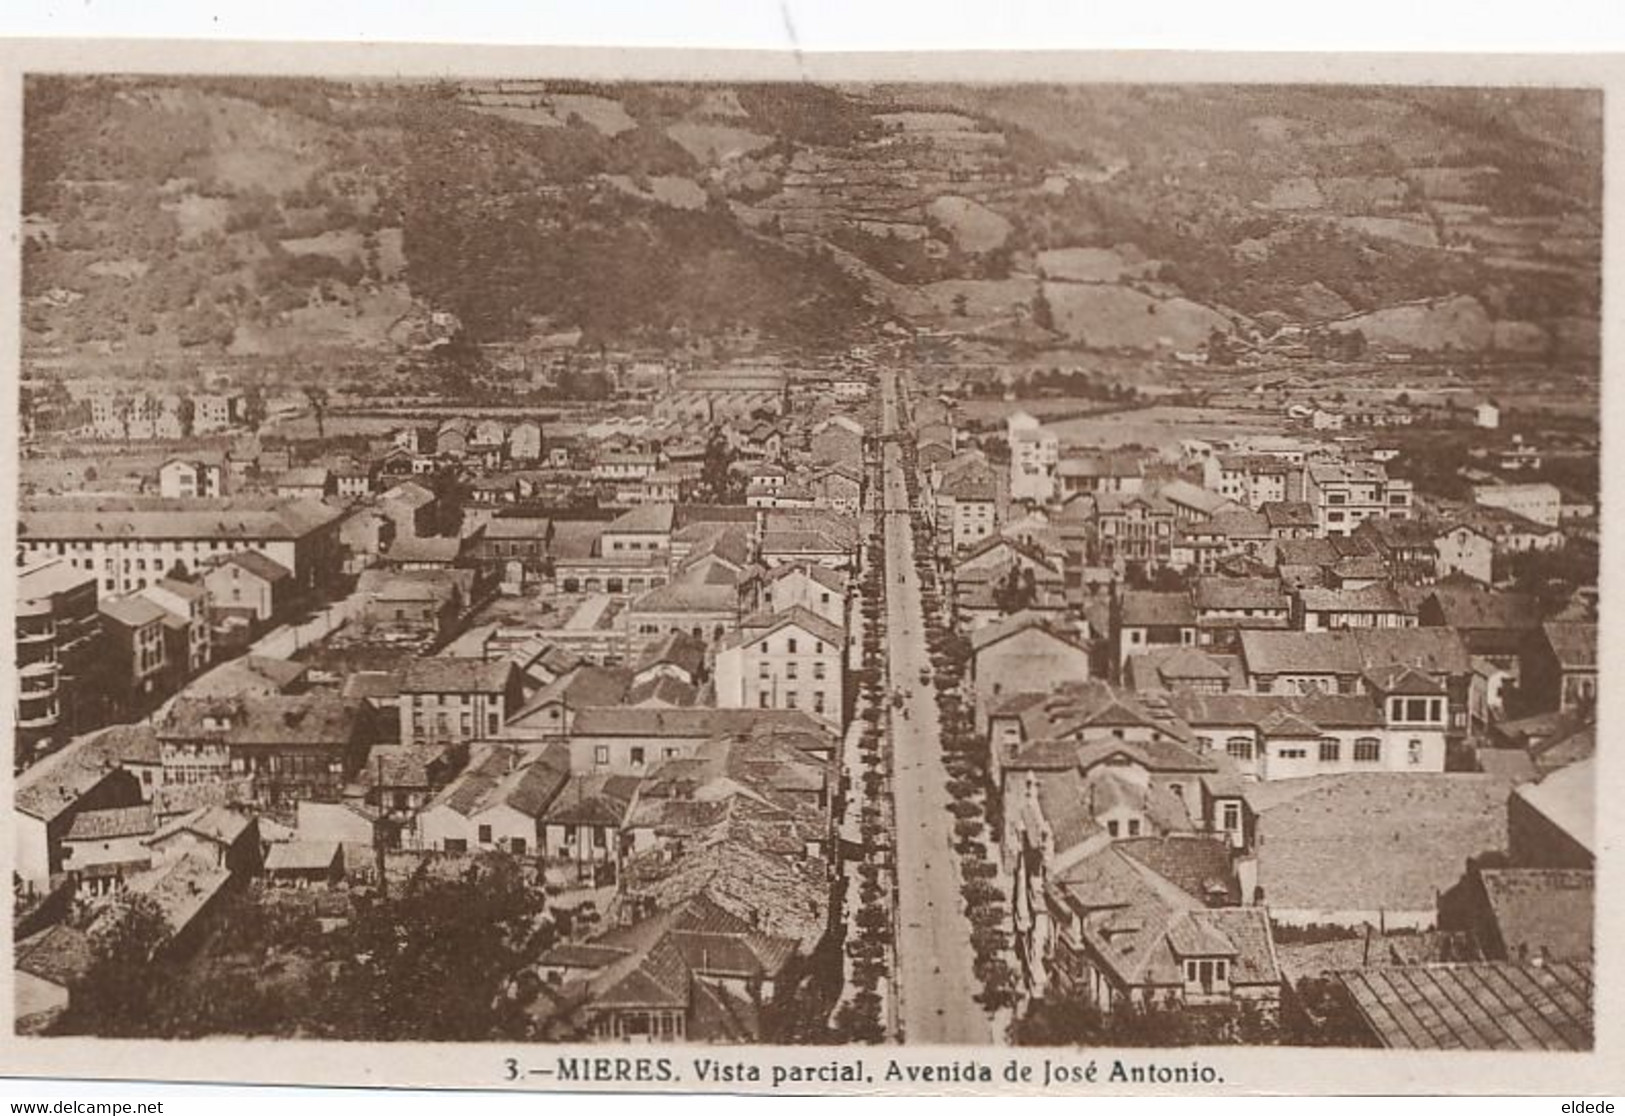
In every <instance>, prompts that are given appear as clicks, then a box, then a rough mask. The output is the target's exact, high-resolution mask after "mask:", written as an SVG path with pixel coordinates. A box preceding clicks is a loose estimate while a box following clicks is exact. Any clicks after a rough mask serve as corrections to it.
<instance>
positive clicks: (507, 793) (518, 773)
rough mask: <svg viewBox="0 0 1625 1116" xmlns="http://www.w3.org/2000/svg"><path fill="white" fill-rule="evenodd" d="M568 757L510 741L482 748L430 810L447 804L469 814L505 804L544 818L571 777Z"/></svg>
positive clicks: (528, 815) (458, 811)
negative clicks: (532, 748) (514, 744)
mask: <svg viewBox="0 0 1625 1116" xmlns="http://www.w3.org/2000/svg"><path fill="white" fill-rule="evenodd" d="M568 767H569V763H568V760H566V759H563V758H562V757H560V756H558V755H557V754H556V753H554V752H552V751H543V752H541V753H539V754H538V753H537V752H535V751H532V750H524V749H520V748H514V747H510V746H507V745H492V746H488V747H485V748H482V749H479V750H478V751H477V753H476V754H475V755H474V756H472V757H471V758H470V760H469V764H468V766H467V767H466V768H464V769H463V771H462V773H461V774H459V775H458V776H457V778H455V779H453V780H452V781H451V782H450V783H448V784H447V785H446V786H445V788H444V789H442V790H441V791H440V793H439V794H437V795H435V797H434V799H433V801H431V802H430V804H429V806H428V807H426V808H425V809H426V810H429V809H433V808H435V807H437V806H445V807H447V808H449V809H451V810H453V811H455V812H456V813H459V814H461V815H463V816H464V817H466V818H472V817H475V816H477V815H479V814H482V813H484V812H485V811H487V810H489V809H491V808H492V807H495V806H499V805H505V806H510V807H512V808H513V809H515V810H517V811H518V812H519V813H521V814H523V815H525V816H526V817H531V818H540V817H541V816H542V815H543V813H545V812H546V810H547V808H548V806H549V805H550V804H551V803H552V802H553V800H554V799H555V798H556V797H557V796H558V793H559V791H560V789H561V788H562V787H563V786H564V784H565V783H567V782H568V781H569V778H570V776H569V773H568Z"/></svg>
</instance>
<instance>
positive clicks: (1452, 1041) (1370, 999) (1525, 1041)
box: [1338, 961, 1595, 1051]
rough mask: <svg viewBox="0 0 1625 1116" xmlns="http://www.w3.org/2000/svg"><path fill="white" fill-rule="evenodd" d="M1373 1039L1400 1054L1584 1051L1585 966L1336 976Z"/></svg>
mask: <svg viewBox="0 0 1625 1116" xmlns="http://www.w3.org/2000/svg"><path fill="white" fill-rule="evenodd" d="M1338 979H1339V980H1340V981H1341V982H1342V984H1343V987H1344V988H1346V989H1347V990H1348V993H1349V995H1350V996H1351V997H1352V998H1353V1000H1354V1005H1355V1007H1356V1009H1357V1010H1358V1011H1359V1012H1360V1014H1361V1016H1362V1017H1364V1019H1365V1021H1366V1024H1367V1025H1368V1026H1369V1027H1370V1028H1371V1031H1372V1033H1373V1034H1374V1035H1375V1036H1376V1038H1377V1040H1378V1041H1379V1042H1381V1043H1382V1044H1383V1045H1384V1046H1387V1047H1390V1048H1393V1049H1403V1050H1586V1051H1589V1050H1590V1049H1591V1048H1592V1046H1593V1043H1594V1042H1595V1033H1594V1026H1593V1022H1592V1020H1593V1010H1594V1004H1593V999H1594V996H1595V987H1594V985H1593V983H1592V969H1591V964H1590V962H1583V963H1579V962H1557V963H1554V964H1535V963H1528V964H1513V963H1509V962H1489V961H1486V962H1476V963H1472V964H1455V965H1406V966H1398V967H1393V968H1382V969H1360V970H1355V971H1351V972H1343V973H1339V974H1338Z"/></svg>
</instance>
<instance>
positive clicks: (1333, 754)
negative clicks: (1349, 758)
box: [1320, 736, 1343, 763]
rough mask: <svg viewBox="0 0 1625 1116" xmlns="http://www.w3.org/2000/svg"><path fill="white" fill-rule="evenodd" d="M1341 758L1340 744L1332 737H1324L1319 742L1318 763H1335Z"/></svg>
mask: <svg viewBox="0 0 1625 1116" xmlns="http://www.w3.org/2000/svg"><path fill="white" fill-rule="evenodd" d="M1342 758H1343V745H1342V742H1341V741H1339V740H1336V739H1335V738H1333V737H1329V736H1328V737H1326V738H1325V739H1324V740H1322V741H1321V742H1320V762H1321V763H1336V762H1337V761H1338V760H1340V759H1342Z"/></svg>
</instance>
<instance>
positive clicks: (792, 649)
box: [784, 636, 796, 655]
mask: <svg viewBox="0 0 1625 1116" xmlns="http://www.w3.org/2000/svg"><path fill="white" fill-rule="evenodd" d="M784 649H785V650H786V651H788V652H789V653H790V654H792V655H794V654H795V653H796V639H795V636H791V637H790V638H789V639H787V640H785V641H784Z"/></svg>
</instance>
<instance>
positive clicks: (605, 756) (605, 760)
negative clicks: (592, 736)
mask: <svg viewBox="0 0 1625 1116" xmlns="http://www.w3.org/2000/svg"><path fill="white" fill-rule="evenodd" d="M592 762H593V763H594V764H595V765H596V766H598V767H608V766H609V745H608V744H599V745H597V746H596V747H594V748H593V750H592Z"/></svg>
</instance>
